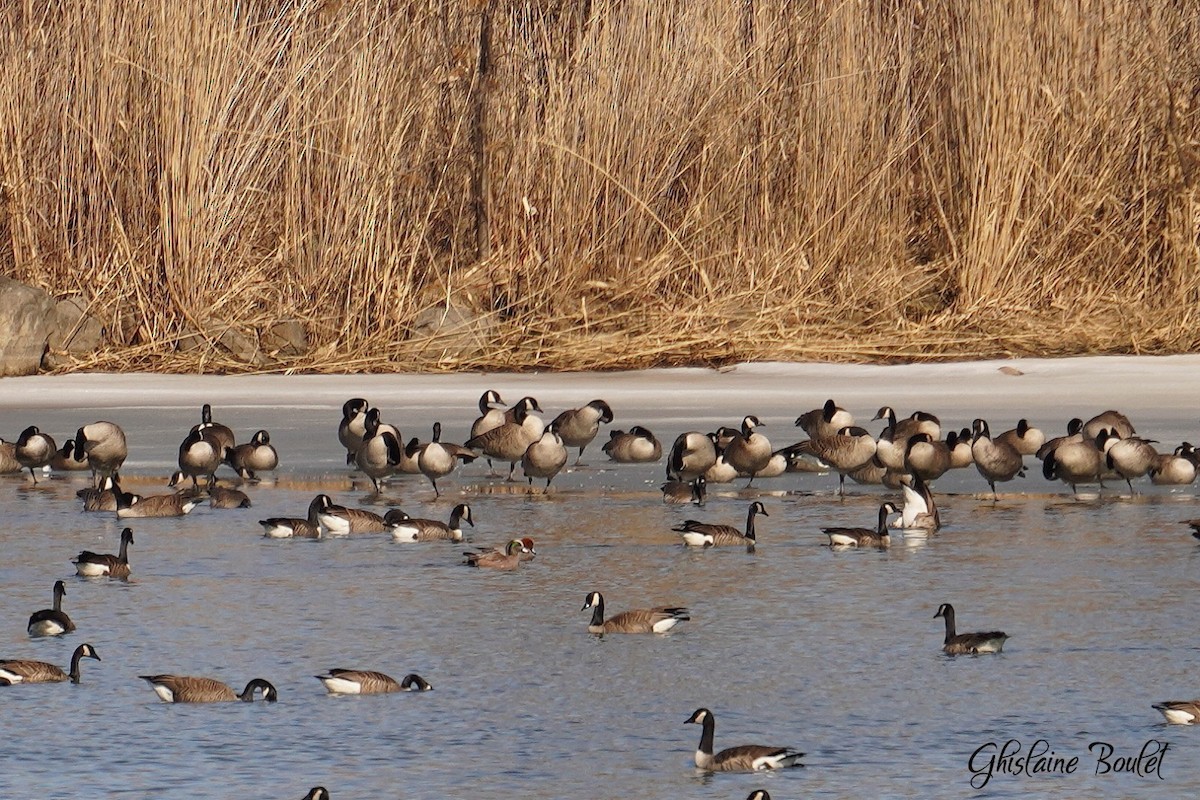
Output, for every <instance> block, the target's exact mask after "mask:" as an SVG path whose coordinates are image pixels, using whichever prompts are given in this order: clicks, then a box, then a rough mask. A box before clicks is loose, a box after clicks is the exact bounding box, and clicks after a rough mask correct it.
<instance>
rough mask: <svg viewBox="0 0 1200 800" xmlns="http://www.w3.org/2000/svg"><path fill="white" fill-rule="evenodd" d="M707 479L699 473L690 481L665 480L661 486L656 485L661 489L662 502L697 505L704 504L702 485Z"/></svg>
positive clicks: (677, 504)
mask: <svg viewBox="0 0 1200 800" xmlns="http://www.w3.org/2000/svg"><path fill="white" fill-rule="evenodd" d="M707 483H708V481H706V480H705V479H704V476H703V475H701V476H699V477H697V478H696V479H695V480H694V481H692V482H691V483H684V482H683V481H667V482H666V483H664V484H663V485H662V486H660V487H658V488H659V489H661V490H662V494H663V502H664V503H666V504H667V505H672V506H681V505H686V504H688V503H693V504H695V505H698V506H702V505H704V494H705V489H704V487H705V486H706V485H707Z"/></svg>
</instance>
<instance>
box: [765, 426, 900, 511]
mask: <svg viewBox="0 0 1200 800" xmlns="http://www.w3.org/2000/svg"><path fill="white" fill-rule="evenodd" d="M877 446H878V445H877V443H876V441H875V438H874V437H873V436H871V434H870V433H869V432H868V431H867V430H866V429H865V428H859V427H857V426H848V427H845V428H840V429H838V431H837V433H835V434H834V435H833V436H822V437H821V438H819V439H809V440H808V441H804V442H800V443H798V444H795V445H793V446H792V447H791V448H789V449H791V450H793V451H794V452H796V453H802V454H804V455H809V456H812V457H813V458H816V459H817V460H818V461H820V462H821V463H823V464H828V465H829V466H830V467H832V468H833V469H834V470H836V471H837V474H838V495H839V496H840V495H844V494H845V493H846V476H847V475H848V474H850V473H851V472H854V471H855V470H858V469H861V468H862V467H864V466H866V465H867V464H869V463H871V460H872V459H873V458H874V457H875V452H876V449H877ZM901 462H903V455H901ZM901 469H903V463H901Z"/></svg>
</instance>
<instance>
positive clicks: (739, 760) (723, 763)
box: [684, 708, 804, 772]
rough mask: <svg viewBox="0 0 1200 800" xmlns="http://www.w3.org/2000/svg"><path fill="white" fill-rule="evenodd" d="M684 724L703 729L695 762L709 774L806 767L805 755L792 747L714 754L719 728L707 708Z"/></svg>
mask: <svg viewBox="0 0 1200 800" xmlns="http://www.w3.org/2000/svg"><path fill="white" fill-rule="evenodd" d="M684 724H685V725H691V724H696V725H701V726H703V727H702V729H701V733H700V746H699V747H698V748H697V749H696V759H695V760H696V766H697V767H699V768H700V769H703V770H707V771H708V772H756V771H758V770H764V769H783V768H785V767H802V766H804V765H803V764H801V763H800V759H801V758H803V757H804V753H801V752H798V751H796V750H794V749H792V748H790V747H768V746H767V745H761V744H743V745H739V746H738V747H727V748H725V749H724V750H722V751H721V752H719V753H716V754H715V755H714V754H713V731H714V729H715V728H716V719H715V718H714V717H713V713H712V712H711V711H709V710H708V709H707V708H698V709H696V711H695V713H694V714H692V716H690V717H688V719H687V720H686V721H685V722H684Z"/></svg>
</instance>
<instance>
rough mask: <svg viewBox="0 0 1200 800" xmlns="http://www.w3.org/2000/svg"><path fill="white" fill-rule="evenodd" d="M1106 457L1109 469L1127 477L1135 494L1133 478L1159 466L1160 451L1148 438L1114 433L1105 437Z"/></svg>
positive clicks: (1127, 483) (1130, 490)
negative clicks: (1122, 435)
mask: <svg viewBox="0 0 1200 800" xmlns="http://www.w3.org/2000/svg"><path fill="white" fill-rule="evenodd" d="M1104 444H1105V450H1104V459H1105V464H1106V465H1107V466H1108V468H1109V469H1111V470H1113V471H1115V472H1116V473H1117V474H1118V475H1120V476H1121V477H1122V478H1124V479H1125V484H1126V485H1127V486H1128V487H1129V493H1130V494H1133V493H1134V491H1133V483H1132V479H1133V478H1140V477H1142V476H1143V475H1145V474H1146V473H1147V472H1149V471H1150V470H1152V469H1154V468H1155V467H1157V466H1158V451H1157V450H1155V449H1154V445H1153V444H1151V443H1150V441H1149V440H1148V439H1142V438H1141V437H1138V436H1129V437H1121V436H1120V435H1117V434H1114V435H1111V436H1108V437H1107V438H1106V439H1105V442H1104Z"/></svg>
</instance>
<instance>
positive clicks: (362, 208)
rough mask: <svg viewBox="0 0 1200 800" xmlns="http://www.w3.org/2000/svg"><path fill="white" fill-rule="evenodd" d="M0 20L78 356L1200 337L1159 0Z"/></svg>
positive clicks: (2, 158) (176, 4) (522, 354)
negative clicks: (89, 349)
mask: <svg viewBox="0 0 1200 800" xmlns="http://www.w3.org/2000/svg"><path fill="white" fill-rule="evenodd" d="M0 9H2V10H0V186H2V188H0V191H2V195H0V270H2V271H3V273H4V274H8V275H10V276H12V277H15V278H18V279H20V280H24V281H27V282H31V283H34V284H37V285H40V286H42V287H44V288H46V289H48V290H49V291H51V292H52V293H54V294H57V295H60V296H61V295H69V294H77V295H82V296H83V297H84V298H85V299H87V301H88V302H89V303H90V304H91V309H92V311H93V313H94V314H95V315H97V316H98V317H99V318H101V320H102V321H103V322H104V323H105V324H106V326H107V327H108V329H109V331H110V335H111V338H112V346H111V347H109V348H107V349H106V350H105V351H104V352H102V353H100V354H98V355H97V356H96V357H94V358H89V359H86V360H83V361H81V362H79V363H78V364H77V366H78V367H85V368H96V369H120V368H130V367H133V368H141V369H163V370H193V369H197V368H201V367H202V368H205V369H209V370H231V371H236V370H245V369H254V368H256V367H251V366H248V365H246V364H244V363H242V362H240V361H239V360H238V359H237V358H235V357H234V356H232V355H229V354H227V353H224V352H223V351H222V350H220V349H219V348H215V347H211V346H205V347H200V348H198V349H191V350H186V351H181V350H179V349H177V344H178V343H179V342H180V340H183V339H186V338H187V337H188V334H190V333H192V332H194V331H201V332H202V333H205V332H206V331H209V330H211V327H212V324H213V323H212V321H213V320H220V321H223V322H224V323H226V324H228V323H232V324H234V325H236V326H237V327H238V328H240V329H242V330H243V331H244V332H245V333H247V334H248V335H251V336H255V335H256V334H257V332H259V331H262V330H265V329H266V328H269V327H270V325H271V324H272V323H273V322H275V321H278V320H283V319H297V320H300V321H302V322H303V323H304V324H305V326H306V328H307V330H308V334H309V338H310V341H311V344H312V350H311V351H310V352H309V353H308V354H306V355H304V356H297V357H283V358H280V359H278V360H275V361H272V362H271V364H270V365H269V366H268V367H263V366H262V365H261V364H260V365H259V367H257V368H271V369H279V368H287V369H304V370H344V369H354V370H368V369H371V370H376V369H437V368H463V367H489V368H523V367H532V366H540V367H550V368H615V367H639V366H648V365H658V364H680V363H721V362H726V361H730V360H740V359H765V358H777V359H804V358H832V359H838V360H847V359H885V360H891V359H926V358H944V357H952V356H991V355H1005V354H1062V353H1079V352H1143V353H1149V352H1171V351H1182V350H1191V349H1194V348H1195V347H1196V344H1197V341H1198V338H1200V336H1198V335H1197V333H1196V317H1195V312H1194V308H1195V306H1196V302H1197V298H1198V296H1200V269H1198V264H1200V258H1198V254H1197V241H1198V240H1197V237H1198V232H1200V203H1198V199H1197V194H1196V182H1197V168H1198V167H1200V159H1198V157H1197V156H1198V154H1200V149H1198V147H1200V146H1198V144H1197V142H1198V140H1200V134H1198V114H1200V110H1198V109H1197V103H1198V102H1200V93H1198V91H1197V86H1200V57H1198V56H1197V54H1198V53H1200V15H1198V14H1197V13H1196V11H1195V9H1194V8H1192V7H1191V6H1190V4H1187V3H1145V2H1140V1H1137V0H1095V2H1090V3H1046V2H1036V1H1035V0H1007V1H1001V0H995V1H994V2H971V3H955V2H936V1H935V2H925V3H918V2H908V1H907V0H873V1H869V2H823V1H822V2H817V0H811V1H810V2H785V1H784V0H774V1H771V0H608V1H606V0H526V1H525V2H515V1H514V0H508V1H507V2H506V1H503V0H423V1H419V0H391V1H390V2H365V1H361V0H344V2H336V1H335V0H325V1H324V2H317V1H316V0H274V1H273V2H272V1H270V0H264V2H257V3H235V2H212V1H211V0H171V2H165V1H163V0H160V1H159V2H154V0H140V2H139V1H138V0H74V1H73V2H70V3H32V2H29V0H0ZM446 303H449V304H451V305H453V306H454V307H455V308H456V309H457V310H458V311H462V312H468V313H470V314H473V315H477V316H476V322H477V326H476V327H475V328H474V331H475V334H476V339H477V340H478V344H479V346H474V345H472V346H465V345H463V343H462V342H461V341H459V340H448V339H445V338H441V339H439V338H431V337H430V336H429V335H428V331H429V328H428V327H426V328H420V329H418V327H417V325H416V321H417V320H418V318H419V317H420V315H421V313H422V312H423V311H425V312H427V313H428V310H429V309H436V308H440V307H442V305H439V304H443V305H444V304H446ZM456 313H457V311H456Z"/></svg>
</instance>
